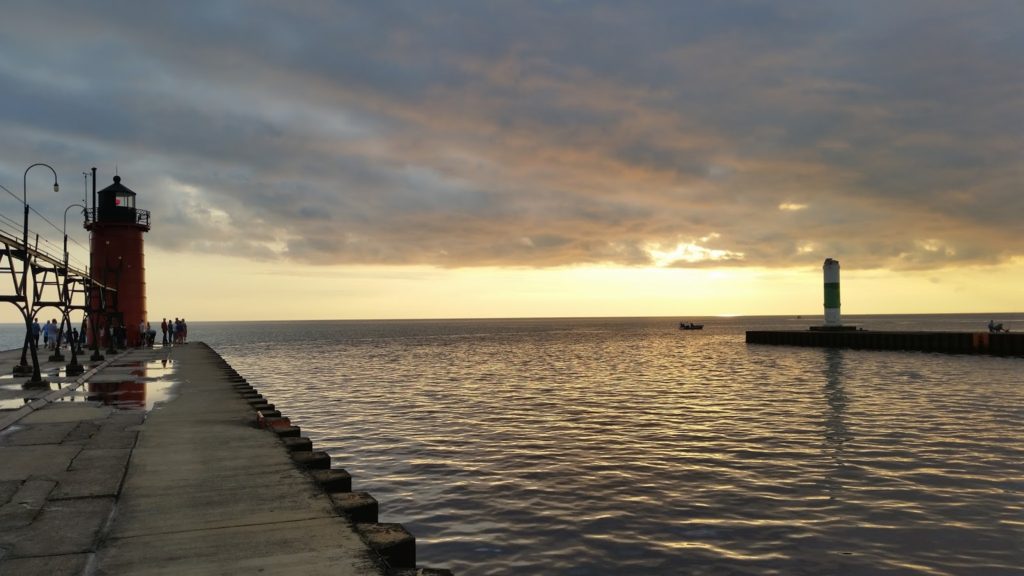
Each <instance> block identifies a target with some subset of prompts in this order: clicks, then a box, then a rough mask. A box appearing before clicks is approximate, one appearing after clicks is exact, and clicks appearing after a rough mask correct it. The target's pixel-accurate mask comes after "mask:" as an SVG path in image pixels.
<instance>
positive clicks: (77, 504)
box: [0, 344, 447, 576]
mask: <svg viewBox="0 0 1024 576" xmlns="http://www.w3.org/2000/svg"><path fill="white" fill-rule="evenodd" d="M16 361H17V357H16V356H15V355H13V354H11V353H2V354H0V369H3V370H4V372H3V374H10V371H11V370H10V369H11V367H12V366H13V364H14V363H16ZM57 367H58V365H57V364H56V363H54V364H52V365H49V364H48V365H47V366H46V368H48V369H49V372H50V374H49V375H48V378H49V379H50V380H51V381H52V382H51V384H50V385H49V386H48V387H38V388H34V389H22V386H21V382H23V381H24V380H25V378H8V377H0V463H2V465H0V574H19V575H34V574H40V575H43V574H45V575H47V576H54V575H63V574H68V575H71V574H75V575H78V574H88V575H93V574H95V575H108V574H109V575H113V574H118V575H121V574H175V575H177V574H227V573H261V574H342V575H346V574H352V575H362V574H406V573H410V574H412V573H416V572H415V570H413V567H414V566H415V560H414V558H415V551H414V546H415V541H414V540H413V539H412V537H411V535H409V534H408V533H406V532H404V530H403V529H402V528H401V527H400V526H397V525H387V524H377V518H376V501H374V500H373V498H372V497H370V496H369V495H368V494H365V493H351V492H349V490H350V481H349V478H348V475H347V473H345V472H344V471H342V470H335V471H329V470H327V471H319V472H317V471H311V470H308V469H307V468H312V467H329V459H328V460H327V461H326V462H324V461H323V460H322V459H318V458H316V455H317V454H318V453H316V452H312V451H311V446H310V445H309V444H310V443H309V442H308V440H306V439H304V438H301V437H299V436H298V429H297V428H295V427H292V426H290V425H288V424H290V423H289V422H287V420H286V419H281V418H274V417H275V416H279V414H276V413H275V412H274V411H273V406H269V407H268V406H266V405H265V401H264V400H262V398H259V395H258V394H257V393H256V392H255V391H253V390H251V389H249V388H248V386H247V385H246V384H245V383H244V380H242V379H241V378H240V377H238V376H237V374H235V375H234V376H232V373H233V371H232V370H231V369H230V367H229V366H227V365H226V364H225V363H224V362H223V360H222V359H221V358H220V357H219V355H217V354H216V353H215V352H214V351H213V350H211V349H210V348H208V347H206V346H205V345H203V344H188V345H185V346H179V347H176V348H174V349H155V350H133V351H129V352H127V353H125V354H122V355H119V356H116V357H109V358H108V360H107V361H106V362H104V363H103V364H101V365H98V366H93V367H91V368H92V369H91V370H89V371H87V372H86V373H85V374H84V375H82V376H79V377H71V378H68V377H64V376H63V375H62V374H60V373H58V372H57V371H56V368H57ZM259 410H266V412H263V413H262V415H261V414H260V413H259V412H258V411H259ZM263 417H266V419H272V420H274V421H276V422H277V423H278V425H279V426H278V428H277V429H276V430H272V429H260V428H258V427H257V425H256V424H257V422H258V421H259V422H262V421H264V419H265V418H263ZM268 422H269V420H268ZM304 451H305V452H304ZM324 457H326V455H324ZM320 464H322V466H320ZM331 492H334V493H333V494H332V493H331ZM370 503H372V507H370V506H368V505H369V504H370ZM346 506H347V508H346ZM396 550H397V551H398V552H397V553H395V551H396ZM389 553H391V554H392V555H391V556H389V555H388V554H389ZM446 572H447V571H443V570H437V571H434V570H425V571H423V573H425V574H445V573H446Z"/></svg>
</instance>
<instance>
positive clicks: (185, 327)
mask: <svg viewBox="0 0 1024 576" xmlns="http://www.w3.org/2000/svg"><path fill="white" fill-rule="evenodd" d="M187 342H188V324H186V323H185V318H184V317H182V319H181V343H182V344H186V343H187Z"/></svg>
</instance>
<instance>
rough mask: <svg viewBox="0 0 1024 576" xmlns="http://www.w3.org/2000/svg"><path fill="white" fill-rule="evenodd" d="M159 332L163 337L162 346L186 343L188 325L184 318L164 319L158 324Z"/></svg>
mask: <svg viewBox="0 0 1024 576" xmlns="http://www.w3.org/2000/svg"><path fill="white" fill-rule="evenodd" d="M160 332H161V333H162V334H163V335H164V339H163V344H164V346H166V345H168V344H171V345H174V344H184V343H186V342H188V324H186V323H185V319H184V318H181V319H178V318H175V319H174V320H168V319H167V318H164V321H163V322H161V323H160Z"/></svg>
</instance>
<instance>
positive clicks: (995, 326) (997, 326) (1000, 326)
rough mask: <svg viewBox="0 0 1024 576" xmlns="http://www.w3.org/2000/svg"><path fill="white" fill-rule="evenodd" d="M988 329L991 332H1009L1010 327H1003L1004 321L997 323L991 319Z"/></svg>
mask: <svg viewBox="0 0 1024 576" xmlns="http://www.w3.org/2000/svg"><path fill="white" fill-rule="evenodd" d="M988 331H989V332H1009V331H1010V329H1009V328H1003V323H1002V322H1000V323H998V324H996V321H995V320H989V321H988Z"/></svg>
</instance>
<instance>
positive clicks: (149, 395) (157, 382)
mask: <svg viewBox="0 0 1024 576" xmlns="http://www.w3.org/2000/svg"><path fill="white" fill-rule="evenodd" d="M109 368H119V369H122V370H123V369H125V368H127V369H128V376H130V378H125V379H123V380H119V381H107V380H98V381H92V382H90V381H87V382H86V383H85V385H84V386H83V388H81V389H79V390H77V391H75V392H74V393H73V394H69V395H68V398H69V401H74V399H75V398H76V397H77V398H79V399H85V400H90V401H94V402H102V403H103V404H106V405H108V406H113V407H114V408H118V409H121V410H145V411H147V412H149V411H150V410H152V409H153V408H154V406H155V405H156V404H158V403H160V402H166V401H168V400H170V399H172V398H173V397H174V387H175V386H176V385H177V382H176V381H175V380H174V379H173V378H171V377H170V376H171V374H172V373H173V372H174V366H173V362H172V361H169V360H168V359H167V358H163V359H160V360H152V361H149V362H123V363H117V364H111V365H110V366H109Z"/></svg>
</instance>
